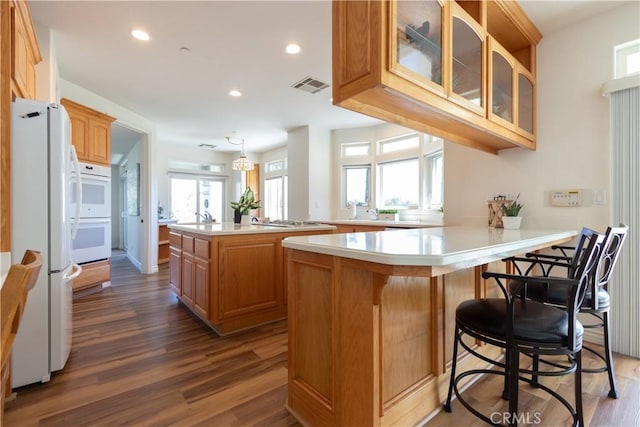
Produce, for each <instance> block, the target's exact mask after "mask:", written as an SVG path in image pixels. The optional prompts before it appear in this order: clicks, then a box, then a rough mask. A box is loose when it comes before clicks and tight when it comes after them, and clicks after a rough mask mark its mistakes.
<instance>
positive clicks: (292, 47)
mask: <svg viewBox="0 0 640 427" xmlns="http://www.w3.org/2000/svg"><path fill="white" fill-rule="evenodd" d="M285 50H286V51H287V53H288V54H289V55H295V54H297V53H300V51H301V50H302V48H300V45H299V44H296V43H289V44H288V45H287V47H286V48H285Z"/></svg>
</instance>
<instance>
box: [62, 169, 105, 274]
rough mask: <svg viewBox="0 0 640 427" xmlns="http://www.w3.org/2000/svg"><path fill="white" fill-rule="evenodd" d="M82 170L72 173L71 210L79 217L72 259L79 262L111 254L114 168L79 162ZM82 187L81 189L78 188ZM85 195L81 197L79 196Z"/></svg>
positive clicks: (72, 246) (100, 258) (98, 258)
mask: <svg viewBox="0 0 640 427" xmlns="http://www.w3.org/2000/svg"><path fill="white" fill-rule="evenodd" d="M79 171H80V173H79V174H75V173H74V174H72V177H71V181H72V182H73V183H75V182H76V179H77V177H78V176H79V177H80V184H79V185H77V184H76V185H72V186H71V207H72V209H71V212H72V215H73V217H74V219H75V218H76V217H78V215H77V214H76V212H80V214H79V215H80V216H79V221H80V225H79V227H78V234H77V235H76V238H75V239H74V240H73V242H72V243H71V259H72V260H73V261H74V262H77V263H79V264H83V263H88V262H94V261H101V260H105V259H107V258H109V257H111V168H110V167H108V166H100V165H94V164H90V163H82V162H80V164H79ZM76 188H79V190H76ZM78 194H81V195H82V198H81V200H79V198H78V197H77V195H78Z"/></svg>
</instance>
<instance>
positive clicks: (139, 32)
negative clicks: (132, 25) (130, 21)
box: [131, 30, 151, 42]
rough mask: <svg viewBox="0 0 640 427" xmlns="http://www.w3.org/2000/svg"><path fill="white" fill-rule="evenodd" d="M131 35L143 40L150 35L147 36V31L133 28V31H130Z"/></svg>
mask: <svg viewBox="0 0 640 427" xmlns="http://www.w3.org/2000/svg"><path fill="white" fill-rule="evenodd" d="M131 35H132V36H133V37H134V38H135V39H137V40H142V41H143V42H146V41H149V40H151V37H149V33H147V32H146V31H143V30H133V31H131Z"/></svg>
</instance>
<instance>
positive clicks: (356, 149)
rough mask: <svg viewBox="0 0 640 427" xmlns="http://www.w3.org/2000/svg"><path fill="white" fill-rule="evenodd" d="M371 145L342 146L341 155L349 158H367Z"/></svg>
mask: <svg viewBox="0 0 640 427" xmlns="http://www.w3.org/2000/svg"><path fill="white" fill-rule="evenodd" d="M370 147H371V144H369V143H368V142H367V143H365V144H342V155H343V156H344V157H350V156H368V155H369V151H370Z"/></svg>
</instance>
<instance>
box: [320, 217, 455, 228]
mask: <svg viewBox="0 0 640 427" xmlns="http://www.w3.org/2000/svg"><path fill="white" fill-rule="evenodd" d="M319 222H322V223H325V224H342V225H374V226H378V227H390V228H427V227H442V223H441V222H438V223H435V222H433V223H430V222H420V221H386V220H380V219H331V220H327V221H324V220H321V221H319Z"/></svg>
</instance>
